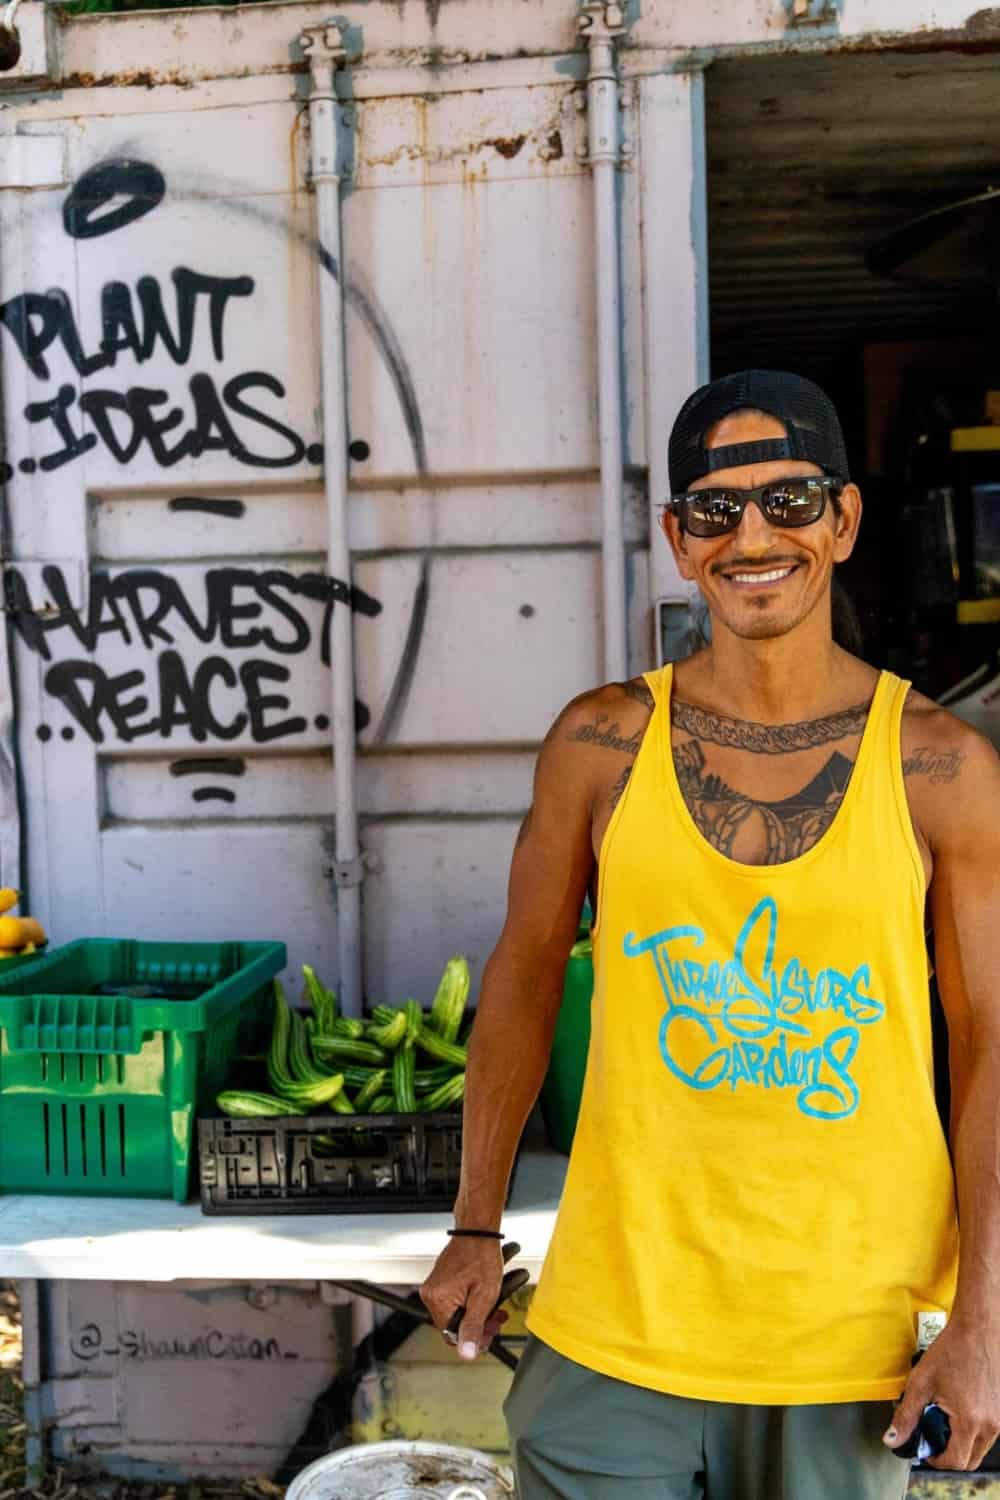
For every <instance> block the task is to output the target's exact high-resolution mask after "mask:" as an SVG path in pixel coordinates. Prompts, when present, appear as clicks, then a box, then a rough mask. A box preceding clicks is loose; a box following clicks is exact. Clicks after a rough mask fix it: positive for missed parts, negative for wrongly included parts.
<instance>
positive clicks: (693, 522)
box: [667, 476, 843, 537]
mask: <svg viewBox="0 0 1000 1500" xmlns="http://www.w3.org/2000/svg"><path fill="white" fill-rule="evenodd" d="M842 489H843V485H842V483H841V481H840V480H839V479H832V478H830V477H828V476H824V477H823V478H822V479H812V478H809V479H776V480H774V481H773V482H772V483H771V484H762V485H759V486H758V487H757V489H754V490H729V489H725V490H723V489H718V490H716V489H704V490H688V491H687V492H686V493H685V494H683V495H671V497H670V499H669V500H668V501H667V508H668V509H669V510H672V511H673V512H674V514H675V516H676V517H677V519H678V521H679V522H680V527H681V530H682V531H686V532H688V533H690V535H691V536H701V537H706V536H723V535H724V534H725V532H727V531H735V530H736V528H737V526H738V525H739V524H740V522H741V521H742V519H743V512H744V511H745V510H746V508H747V504H748V502H749V501H751V500H752V501H753V502H754V504H755V505H756V506H757V507H758V509H759V510H760V512H761V514H762V515H763V516H765V517H766V518H767V520H768V521H770V523H771V525H772V526H782V527H784V526H811V525H812V523H813V522H814V521H818V520H819V518H820V516H821V515H822V514H823V512H824V510H825V509H826V501H827V496H828V495H839V493H840V491H841V490H842Z"/></svg>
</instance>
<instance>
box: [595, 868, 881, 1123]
mask: <svg viewBox="0 0 1000 1500" xmlns="http://www.w3.org/2000/svg"><path fill="white" fill-rule="evenodd" d="M755 934H759V936H758V940H757V945H756V946H757V947H758V948H759V945H760V939H761V937H763V946H764V953H763V959H762V961H761V962H760V963H759V966H758V967H757V968H756V969H755V968H754V965H753V963H752V961H751V959H750V952H749V950H750V948H751V942H752V939H753V938H754V936H755ZM777 937H778V907H777V904H776V903H775V901H774V900H773V899H772V898H771V897H770V896H765V897H764V898H763V899H762V900H760V901H758V902H757V905H756V906H755V907H754V908H753V910H752V911H751V913H750V915H749V916H748V917H747V919H746V921H745V922H744V924H743V927H742V928H741V930H740V934H739V936H738V937H737V939H736V945H735V947H734V949H733V956H732V958H731V959H729V960H727V961H726V962H724V963H720V962H719V961H718V960H712V961H711V962H708V963H704V962H701V961H699V960H698V959H696V958H692V957H690V956H689V955H690V952H691V950H692V949H693V948H700V947H701V945H702V944H703V943H704V941H705V933H704V932H703V931H702V929H701V928H700V927H693V926H687V927H665V928H664V929H663V930H662V931H661V932H654V933H653V934H652V936H651V937H647V938H642V939H636V937H635V935H634V934H633V933H628V934H626V937H625V942H624V945H623V946H624V950H625V955H626V957H628V958H637V957H639V955H640V954H643V953H648V954H650V955H651V957H652V959H653V962H654V964H655V966H656V973H657V978H658V979H659V981H660V987H661V989H662V990H663V994H664V997H665V998H666V1002H667V1010H666V1014H665V1015H664V1017H663V1020H662V1022H661V1023H660V1053H661V1055H662V1057H663V1061H664V1062H665V1063H666V1065H667V1067H668V1068H669V1069H670V1071H671V1073H673V1075H674V1077H675V1078H678V1079H680V1081H681V1083H685V1084H687V1085H688V1086H689V1087H690V1088H693V1089H701V1090H707V1089H715V1088H718V1087H719V1086H720V1084H723V1083H728V1084H729V1087H730V1089H731V1090H735V1089H736V1087H737V1086H738V1085H740V1084H743V1085H748V1086H750V1087H755V1088H765V1089H771V1088H775V1089H781V1088H792V1089H797V1090H798V1093H797V1099H796V1102H797V1104H798V1107H799V1109H800V1110H801V1111H802V1113H803V1114H804V1115H809V1116H811V1117H812V1118H813V1119H815V1120H843V1119H846V1118H847V1116H848V1115H852V1114H853V1113H854V1111H855V1110H856V1109H857V1107H858V1102H859V1098H860V1095H859V1092H858V1086H857V1083H856V1082H855V1080H854V1079H853V1078H852V1076H851V1071H850V1069H851V1063H852V1062H853V1061H854V1056H855V1053H856V1052H857V1050H858V1043H859V1041H860V1037H861V1027H862V1026H870V1025H871V1024H872V1022H874V1021H878V1020H879V1019H880V1018H881V1017H882V1016H883V1015H884V1014H885V1006H884V1005H883V1003H882V1001H881V1000H878V999H876V998H875V996H874V995H872V994H871V993H870V986H871V969H870V966H869V965H868V964H859V965H858V967H857V968H856V969H855V970H854V972H853V973H851V974H842V973H841V972H840V970H839V969H834V968H826V969H821V970H820V971H819V973H817V974H815V975H813V974H811V973H810V972H809V970H808V969H807V968H806V967H805V965H804V964H803V963H802V962H801V960H800V959H798V958H790V959H789V960H788V962H787V963H786V964H785V965H784V967H783V968H781V969H780V970H779V969H778V968H776V967H775V961H774V950H775V945H776V942H777ZM821 1014H827V1015H830V1016H832V1018H833V1019H834V1020H836V1021H838V1022H839V1023H840V1024H838V1025H837V1026H835V1028H834V1029H833V1030H832V1031H830V1032H828V1033H827V1035H826V1036H824V1037H822V1038H821V1039H817V1038H816V1037H815V1036H814V1033H813V1028H812V1026H811V1025H810V1024H807V1022H808V1021H809V1019H810V1018H811V1017H814V1016H819V1015H821ZM686 1023H693V1025H694V1028H696V1030H695V1031H694V1032H693V1033H692V1028H691V1025H690V1024H686ZM692 1036H694V1038H695V1039H696V1040H697V1042H698V1046H697V1048H696V1050H699V1051H700V1050H702V1045H703V1047H704V1050H705V1055H704V1056H702V1057H701V1058H700V1060H699V1061H698V1062H697V1063H692V1062H691V1060H690V1057H688V1058H687V1059H686V1061H682V1060H681V1057H680V1055H679V1054H680V1052H681V1051H682V1044H683V1046H684V1047H686V1049H687V1051H688V1053H689V1054H690V1051H691V1047H692ZM800 1038H804V1039H805V1045H802V1044H801V1043H799V1042H798V1039H800Z"/></svg>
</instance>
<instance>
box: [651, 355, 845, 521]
mask: <svg viewBox="0 0 1000 1500" xmlns="http://www.w3.org/2000/svg"><path fill="white" fill-rule="evenodd" d="M748 408H749V409H752V410H754V411H765V412H767V413H768V415H769V416H772V417H777V418H778V421H779V422H783V423H784V426H785V433H786V436H785V437H782V438H764V439H761V440H760V441H758V442H753V443H730V444H729V445H728V446H727V447H725V448H706V447H705V437H706V435H707V434H708V433H709V432H710V431H711V430H712V428H713V427H714V426H715V424H716V423H717V422H719V421H721V420H722V418H723V417H726V416H728V415H729V413H730V412H734V411H745V410H747V409H748ZM779 458H801V459H806V460H808V462H809V463H813V464H818V465H819V466H820V468H821V469H823V470H824V471H825V472H826V473H827V474H830V475H832V476H833V477H834V478H836V479H840V480H841V481H843V483H844V484H846V483H847V482H848V479H849V478H850V475H849V474H848V470H847V450H846V449H845V447H844V435H843V433H842V432H841V429H840V420H839V418H838V416H837V413H836V412H835V411H834V408H833V402H832V401H831V400H830V398H829V396H827V395H826V393H825V392H824V391H821V390H820V388H819V386H818V385H814V384H813V382H812V381H811V380H806V379H805V378H804V377H803V376H801V375H790V374H789V373H788V372H787V371H785V370H741V371H739V373H738V374H736V375H724V376H722V378H721V379H720V380H713V381H711V382H710V383H709V384H708V385H703V386H702V387H701V389H700V390H697V391H695V393H694V395H693V396H689V397H688V399H687V400H686V401H685V403H684V405H683V406H682V407H681V409H680V412H679V413H678V415H677V420H676V421H675V423H674V426H673V431H672V432H671V434H670V445H669V450H668V463H669V468H670V491H671V494H674V495H677V494H680V493H681V492H682V491H683V490H686V489H687V488H688V486H689V485H690V484H692V483H693V482H694V480H696V479H701V478H702V477H703V476H704V475H705V474H711V473H713V472H714V471H715V470H716V469H733V468H737V467H739V466H740V465H741V464H757V463H768V462H770V461H772V460H774V459H779Z"/></svg>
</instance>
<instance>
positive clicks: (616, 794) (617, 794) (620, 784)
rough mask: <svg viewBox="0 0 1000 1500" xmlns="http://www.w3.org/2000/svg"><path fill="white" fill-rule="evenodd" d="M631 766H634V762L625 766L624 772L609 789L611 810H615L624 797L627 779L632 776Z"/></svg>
mask: <svg viewBox="0 0 1000 1500" xmlns="http://www.w3.org/2000/svg"><path fill="white" fill-rule="evenodd" d="M633 765H635V761H632V763H631V764H630V765H627V766H626V767H625V769H624V771H623V772H622V774H621V775H620V776H619V778H618V780H617V781H616V782H615V784H614V786H613V787H612V788H611V806H612V809H614V808H616V807H617V806H618V804H619V802H620V801H621V800H622V798H623V797H624V795H625V788H626V786H627V785H628V779H629V777H630V776H631V774H632V766H633Z"/></svg>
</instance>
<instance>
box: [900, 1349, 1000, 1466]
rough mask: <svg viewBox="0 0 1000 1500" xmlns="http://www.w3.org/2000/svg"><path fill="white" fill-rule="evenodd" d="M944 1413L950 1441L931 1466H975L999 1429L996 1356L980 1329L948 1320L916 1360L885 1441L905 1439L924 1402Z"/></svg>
mask: <svg viewBox="0 0 1000 1500" xmlns="http://www.w3.org/2000/svg"><path fill="white" fill-rule="evenodd" d="M932 1403H936V1404H937V1405H938V1406H940V1408H941V1410H942V1411H945V1412H947V1413H948V1420H949V1421H950V1423H951V1441H950V1442H949V1444H948V1446H947V1448H946V1449H945V1450H944V1452H943V1453H939V1454H938V1456H937V1457H936V1458H931V1459H928V1460H927V1461H928V1463H929V1464H930V1465H931V1467H932V1468H934V1469H976V1468H978V1467H979V1465H980V1464H981V1463H982V1461H983V1459H984V1457H985V1456H986V1454H987V1452H988V1451H989V1449H990V1448H991V1447H992V1446H993V1444H994V1443H995V1442H996V1440H997V1435H998V1433H1000V1358H998V1357H997V1356H996V1355H995V1342H994V1341H993V1340H990V1339H989V1338H988V1337H987V1336H986V1335H985V1334H984V1331H983V1329H982V1328H981V1327H980V1328H971V1327H962V1326H960V1325H959V1324H956V1323H955V1322H954V1321H953V1322H951V1323H949V1324H948V1326H947V1328H945V1329H944V1330H943V1331H942V1332H941V1333H939V1334H938V1336H937V1338H936V1339H935V1340H934V1342H933V1344H931V1346H930V1348H929V1349H928V1350H927V1353H926V1354H925V1355H924V1356H923V1358H922V1359H921V1360H920V1362H919V1364H917V1365H915V1366H914V1368H913V1372H912V1374H911V1375H910V1378H909V1380H908V1381H907V1382H906V1389H905V1390H904V1392H903V1394H902V1396H901V1398H900V1400H899V1403H898V1405H897V1407H896V1410H895V1412H894V1413H893V1420H892V1425H891V1426H890V1428H889V1430H888V1432H887V1433H886V1434H885V1438H884V1441H885V1443H886V1444H887V1445H888V1446H889V1447H890V1448H898V1447H899V1445H900V1444H901V1443H905V1442H906V1439H907V1438H908V1437H909V1436H910V1434H911V1432H912V1431H913V1429H914V1428H915V1427H916V1425H917V1423H918V1422H919V1420H920V1417H921V1415H922V1413H923V1409H924V1407H925V1406H930V1405H931V1404H932Z"/></svg>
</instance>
